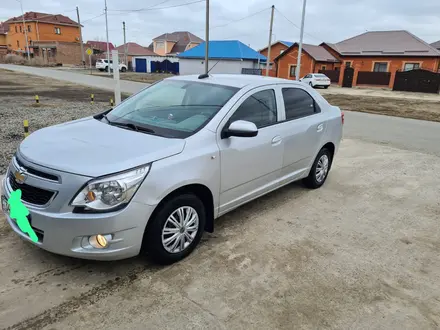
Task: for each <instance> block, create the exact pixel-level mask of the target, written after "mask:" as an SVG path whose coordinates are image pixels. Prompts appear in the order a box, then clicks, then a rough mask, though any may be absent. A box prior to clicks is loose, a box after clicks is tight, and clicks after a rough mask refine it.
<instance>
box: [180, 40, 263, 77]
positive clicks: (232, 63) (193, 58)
mask: <svg viewBox="0 0 440 330" xmlns="http://www.w3.org/2000/svg"><path fill="white" fill-rule="evenodd" d="M178 58H179V71H180V74H181V75H186V74H201V73H204V72H205V43H204V42H203V43H201V44H200V45H198V46H196V47H194V48H192V49H189V50H187V51H185V52H183V53H180V54H179V55H178ZM208 58H209V63H208V64H209V69H211V71H210V72H211V73H235V74H241V73H243V70H242V69H259V68H262V63H265V62H266V57H265V56H264V55H262V54H260V53H258V52H257V51H255V50H253V49H252V48H250V47H248V46H246V45H245V44H243V43H242V42H240V41H238V40H217V41H210V42H209V53H208Z"/></svg>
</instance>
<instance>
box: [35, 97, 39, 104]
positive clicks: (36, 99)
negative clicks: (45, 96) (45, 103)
mask: <svg viewBox="0 0 440 330" xmlns="http://www.w3.org/2000/svg"><path fill="white" fill-rule="evenodd" d="M35 103H37V104H39V103H40V98H39V97H38V95H35Z"/></svg>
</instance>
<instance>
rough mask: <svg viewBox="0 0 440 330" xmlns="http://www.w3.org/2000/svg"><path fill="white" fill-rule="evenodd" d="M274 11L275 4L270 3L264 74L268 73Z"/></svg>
mask: <svg viewBox="0 0 440 330" xmlns="http://www.w3.org/2000/svg"><path fill="white" fill-rule="evenodd" d="M274 11H275V6H274V5H272V11H271V13H270V28H269V46H267V59H266V76H268V75H269V66H270V48H271V46H272V27H273V12H274Z"/></svg>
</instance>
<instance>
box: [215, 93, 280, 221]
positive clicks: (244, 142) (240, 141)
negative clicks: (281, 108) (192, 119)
mask: <svg viewBox="0 0 440 330" xmlns="http://www.w3.org/2000/svg"><path fill="white" fill-rule="evenodd" d="M236 120H247V121H250V122H253V123H254V124H255V125H256V126H257V128H258V134H257V136H255V137H235V136H232V137H229V138H222V137H221V131H222V130H223V129H225V128H227V127H229V124H230V123H232V122H234V121H236ZM278 122H279V113H278V104H277V100H276V93H275V88H268V87H265V88H258V89H254V90H252V91H250V92H248V93H247V94H245V95H244V96H243V97H242V98H241V99H240V101H239V102H237V104H235V106H234V107H233V108H232V109H231V111H229V112H228V115H226V116H225V118H224V119H223V121H222V122H221V124H220V126H219V132H218V135H217V136H218V137H217V142H218V146H219V149H220V164H221V170H220V171H221V181H220V198H219V214H224V213H226V212H227V211H229V210H231V209H233V208H235V207H237V206H239V205H241V204H244V203H246V202H247V201H249V200H252V199H254V198H256V197H258V196H260V195H262V194H264V193H266V192H268V191H270V190H273V189H275V188H276V185H277V180H278V179H279V176H280V170H281V166H282V162H283V152H284V148H283V141H282V138H281V136H280V135H279V134H278V125H277V124H278Z"/></svg>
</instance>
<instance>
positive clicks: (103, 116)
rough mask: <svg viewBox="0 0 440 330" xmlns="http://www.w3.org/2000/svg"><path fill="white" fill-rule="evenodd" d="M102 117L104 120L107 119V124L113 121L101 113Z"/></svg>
mask: <svg viewBox="0 0 440 330" xmlns="http://www.w3.org/2000/svg"><path fill="white" fill-rule="evenodd" d="M102 118H104V119H105V120H107V122H108V123H109V124H112V123H113V122H112V121H110V119H108V117H107V115H102Z"/></svg>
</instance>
